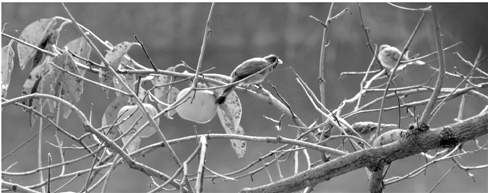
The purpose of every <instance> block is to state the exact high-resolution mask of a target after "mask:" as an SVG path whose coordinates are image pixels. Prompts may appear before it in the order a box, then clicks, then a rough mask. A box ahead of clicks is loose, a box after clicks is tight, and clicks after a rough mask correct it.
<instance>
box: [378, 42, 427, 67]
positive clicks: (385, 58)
mask: <svg viewBox="0 0 488 193" xmlns="http://www.w3.org/2000/svg"><path fill="white" fill-rule="evenodd" d="M401 54H402V52H400V50H398V48H396V47H393V46H390V45H387V44H383V45H381V46H380V52H379V53H378V59H379V60H380V63H381V65H382V66H383V67H384V68H386V69H388V70H390V69H392V68H394V67H395V65H396V63H397V61H398V59H399V58H400V55H401ZM408 60H410V59H409V58H408V51H407V52H406V53H405V54H404V55H403V58H402V61H408ZM411 64H414V65H424V64H425V62H424V61H420V60H416V61H413V62H408V63H400V66H399V67H398V68H399V69H403V67H406V66H407V65H411Z"/></svg>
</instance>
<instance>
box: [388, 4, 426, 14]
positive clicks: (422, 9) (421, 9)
mask: <svg viewBox="0 0 488 193" xmlns="http://www.w3.org/2000/svg"><path fill="white" fill-rule="evenodd" d="M387 3H388V2H387ZM388 4H390V5H391V6H393V7H396V8H398V9H403V10H406V11H422V12H424V13H425V12H428V11H430V10H431V9H430V7H431V6H429V7H426V8H418V9H414V8H408V7H402V6H398V5H395V4H393V3H388Z"/></svg>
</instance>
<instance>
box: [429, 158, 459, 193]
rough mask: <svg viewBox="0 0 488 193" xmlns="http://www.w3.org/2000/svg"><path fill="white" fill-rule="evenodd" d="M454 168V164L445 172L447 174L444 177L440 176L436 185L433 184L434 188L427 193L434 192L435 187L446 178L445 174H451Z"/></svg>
mask: <svg viewBox="0 0 488 193" xmlns="http://www.w3.org/2000/svg"><path fill="white" fill-rule="evenodd" d="M454 167H456V164H454V165H452V167H451V169H449V170H447V172H446V173H445V174H444V175H442V177H441V179H439V180H438V181H437V183H435V185H434V187H432V189H430V191H429V193H430V192H433V191H434V190H435V188H436V187H437V185H439V184H440V183H441V181H442V180H443V179H444V178H445V177H446V176H447V174H449V172H451V170H452V169H454Z"/></svg>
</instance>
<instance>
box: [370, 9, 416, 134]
mask: <svg viewBox="0 0 488 193" xmlns="http://www.w3.org/2000/svg"><path fill="white" fill-rule="evenodd" d="M424 17H425V12H424V13H422V16H421V17H420V19H419V21H418V23H417V26H415V29H414V30H413V32H412V35H410V38H409V39H408V41H407V43H406V44H405V47H404V48H403V50H402V54H400V56H399V58H403V56H404V55H405V52H406V51H407V49H408V47H409V46H410V44H411V43H412V40H413V38H414V37H415V34H417V31H418V29H419V27H420V24H421V23H422V21H424ZM399 66H400V60H398V61H397V62H396V64H395V67H394V68H393V71H392V73H391V76H390V78H389V79H388V82H387V84H386V88H385V92H383V98H382V99H381V107H380V115H379V116H378V130H376V134H375V135H374V137H372V138H371V139H372V140H374V139H376V137H378V136H379V134H380V132H381V119H382V117H383V107H384V105H385V99H386V94H387V93H388V88H389V87H390V83H391V81H392V79H393V77H394V75H395V72H396V70H397V69H398V67H399Z"/></svg>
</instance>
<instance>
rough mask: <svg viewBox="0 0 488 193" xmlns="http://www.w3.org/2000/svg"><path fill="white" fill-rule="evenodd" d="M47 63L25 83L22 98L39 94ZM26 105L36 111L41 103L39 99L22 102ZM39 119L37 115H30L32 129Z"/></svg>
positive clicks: (34, 70)
mask: <svg viewBox="0 0 488 193" xmlns="http://www.w3.org/2000/svg"><path fill="white" fill-rule="evenodd" d="M45 66H46V65H45V63H43V64H41V65H38V66H36V68H34V69H33V70H32V71H31V73H30V74H29V77H28V78H27V80H25V82H24V86H23V87H22V94H21V95H22V96H24V95H28V94H32V93H37V92H38V89H39V87H40V85H39V83H41V78H42V76H44V75H45V74H46V73H47V72H46V71H45V68H44V67H45ZM22 103H23V104H24V105H27V106H28V107H32V109H34V110H39V109H40V101H39V99H29V100H28V101H23V102H22ZM36 119H37V115H35V114H34V113H32V112H30V113H29V125H30V126H31V127H32V126H33V125H34V123H35V121H36Z"/></svg>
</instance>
